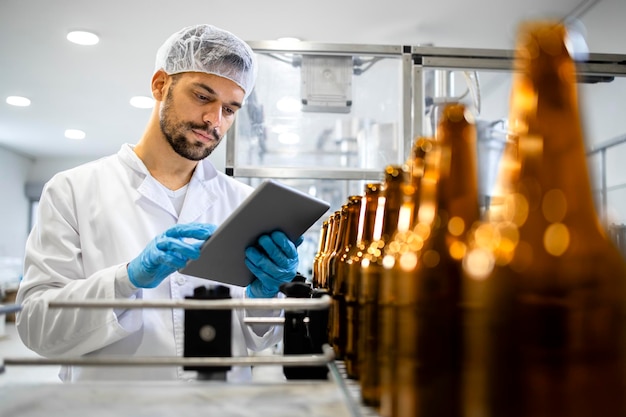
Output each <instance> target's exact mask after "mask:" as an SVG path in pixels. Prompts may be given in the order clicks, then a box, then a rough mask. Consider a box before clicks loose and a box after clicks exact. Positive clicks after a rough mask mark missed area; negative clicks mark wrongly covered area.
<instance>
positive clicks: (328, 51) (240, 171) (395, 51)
mask: <svg viewBox="0 0 626 417" xmlns="http://www.w3.org/2000/svg"><path fill="white" fill-rule="evenodd" d="M248 44H249V45H250V47H251V48H252V50H253V51H255V52H257V53H271V52H280V53H294V54H301V55H313V54H315V55H342V56H345V55H368V56H378V57H380V56H382V57H390V58H393V57H395V58H398V59H400V60H401V61H402V63H401V65H402V93H401V95H402V103H401V106H402V129H403V131H402V135H403V138H402V145H403V147H404V149H403V154H407V153H408V152H409V151H410V149H411V144H412V142H413V128H412V124H411V119H412V108H411V107H412V106H411V102H412V90H413V88H412V74H411V67H412V64H413V61H412V57H411V53H410V48H409V47H406V46H402V45H357V44H331V43H315V42H297V43H285V42H279V41H250V42H248ZM236 125H237V123H234V124H233V126H231V128H230V131H229V133H228V136H227V138H226V139H227V140H226V173H227V174H228V175H230V176H235V177H244V178H290V179H333V180H366V181H381V180H382V177H383V172H382V170H380V172H379V171H375V170H367V169H363V170H359V169H337V168H326V167H319V168H310V167H307V168H277V167H250V166H245V167H242V166H236V163H235V160H236V159H235V154H236V142H237V127H236Z"/></svg>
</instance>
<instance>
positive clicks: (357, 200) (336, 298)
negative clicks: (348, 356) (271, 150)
mask: <svg viewBox="0 0 626 417" xmlns="http://www.w3.org/2000/svg"><path fill="white" fill-rule="evenodd" d="M362 200H363V197H362V196H358V195H352V196H350V197H348V203H347V204H346V207H347V211H346V219H345V221H346V228H345V231H344V232H343V240H342V242H341V244H340V245H339V250H338V252H337V255H336V261H335V274H334V280H333V288H332V298H333V308H332V312H333V314H332V316H330V319H329V320H330V321H331V323H332V324H331V329H332V331H331V335H332V338H333V339H332V340H333V347H334V349H335V355H336V357H338V358H345V352H346V337H347V323H346V299H345V296H346V282H347V274H348V263H349V262H350V260H351V259H350V252H351V251H352V247H353V246H354V245H355V244H356V240H357V234H358V227H359V217H360V215H361V202H362Z"/></svg>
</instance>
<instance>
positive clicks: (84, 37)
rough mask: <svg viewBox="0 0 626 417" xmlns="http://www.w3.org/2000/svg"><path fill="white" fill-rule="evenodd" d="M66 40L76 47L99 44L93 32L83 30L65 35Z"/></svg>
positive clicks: (98, 39)
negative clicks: (76, 45)
mask: <svg viewBox="0 0 626 417" xmlns="http://www.w3.org/2000/svg"><path fill="white" fill-rule="evenodd" d="M67 40H68V41H70V42H73V43H75V44H78V45H86V46H90V45H95V44H97V43H98V42H100V38H99V37H98V35H96V34H95V33H93V32H87V31H84V30H74V31H71V32H69V33H68V34H67Z"/></svg>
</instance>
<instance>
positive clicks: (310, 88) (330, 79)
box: [300, 55, 352, 113]
mask: <svg viewBox="0 0 626 417" xmlns="http://www.w3.org/2000/svg"><path fill="white" fill-rule="evenodd" d="M301 74H302V76H301V85H300V98H301V100H302V111H305V112H328V113H349V112H350V108H351V106H352V57H351V56H331V55H328V56H327V55H304V56H303V57H302V68H301Z"/></svg>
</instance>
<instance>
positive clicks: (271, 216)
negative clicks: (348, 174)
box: [180, 180, 330, 287]
mask: <svg viewBox="0 0 626 417" xmlns="http://www.w3.org/2000/svg"><path fill="white" fill-rule="evenodd" d="M329 208H330V205H329V204H328V203H327V202H325V201H322V200H319V199H317V198H315V197H313V196H311V195H309V194H306V193H303V192H302V191H299V190H296V189H294V188H291V187H289V186H287V185H285V184H282V183H279V182H277V181H274V180H266V181H264V182H263V183H261V185H259V186H258V187H257V188H256V189H255V190H254V191H253V192H252V194H250V195H249V196H248V198H247V199H246V200H244V201H243V202H242V203H241V205H240V206H239V207H238V208H237V209H236V210H235V211H233V213H232V214H231V215H230V216H229V217H228V218H227V219H226V220H225V221H224V223H222V224H221V225H220V226H219V227H218V229H217V230H216V231H215V232H214V233H213V235H211V237H210V238H209V239H208V240H207V241H206V242H205V243H204V245H203V246H202V250H201V253H200V257H199V258H198V259H196V260H192V261H189V262H188V263H187V265H186V266H185V267H183V268H182V269H181V270H180V272H181V273H183V274H187V275H192V276H195V277H199V278H206V279H210V280H214V281H219V282H223V283H226V284H234V285H239V286H242V287H243V286H246V285H248V284H249V283H250V282H251V281H252V280H253V279H254V275H252V273H251V272H250V271H249V270H248V267H247V266H246V264H245V262H244V259H245V249H246V247H248V246H250V245H253V244H255V243H256V241H257V239H258V237H259V236H261V235H262V234H267V233H270V232H273V231H275V230H282V231H283V232H284V233H285V234H286V235H287V237H289V239H291V241H292V242H295V241H296V240H297V239H298V238H299V237H300V236H301V235H302V234H303V233H304V232H306V231H307V230H308V229H309V228H310V227H311V226H312V225H313V224H314V223H315V222H316V221H317V220H318V219H319V218H320V217H321V216H322V215H323V214H324V213H326V211H328V209H329Z"/></svg>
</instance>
